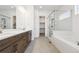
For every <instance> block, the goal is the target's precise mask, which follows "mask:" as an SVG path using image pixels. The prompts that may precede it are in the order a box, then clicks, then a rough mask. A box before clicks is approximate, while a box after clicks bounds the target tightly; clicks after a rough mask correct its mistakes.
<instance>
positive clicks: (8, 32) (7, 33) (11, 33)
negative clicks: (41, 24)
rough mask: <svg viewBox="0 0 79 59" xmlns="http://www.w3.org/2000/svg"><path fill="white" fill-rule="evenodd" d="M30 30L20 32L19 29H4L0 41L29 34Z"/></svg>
mask: <svg viewBox="0 0 79 59" xmlns="http://www.w3.org/2000/svg"><path fill="white" fill-rule="evenodd" d="M27 31H30V30H19V29H4V30H3V31H2V33H0V40H2V39H5V38H8V37H11V36H14V35H17V34H20V33H23V32H27Z"/></svg>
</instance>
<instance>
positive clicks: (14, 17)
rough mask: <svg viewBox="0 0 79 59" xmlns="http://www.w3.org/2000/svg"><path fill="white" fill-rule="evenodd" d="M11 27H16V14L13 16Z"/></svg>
mask: <svg viewBox="0 0 79 59" xmlns="http://www.w3.org/2000/svg"><path fill="white" fill-rule="evenodd" d="M13 29H16V16H13Z"/></svg>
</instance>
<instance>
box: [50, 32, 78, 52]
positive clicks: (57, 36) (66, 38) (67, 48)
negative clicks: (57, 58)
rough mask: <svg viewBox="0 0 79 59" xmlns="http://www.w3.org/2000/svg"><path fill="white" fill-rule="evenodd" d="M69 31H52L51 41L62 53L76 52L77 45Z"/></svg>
mask: <svg viewBox="0 0 79 59" xmlns="http://www.w3.org/2000/svg"><path fill="white" fill-rule="evenodd" d="M73 38H74V36H73V33H72V32H71V31H53V35H52V38H51V42H52V43H53V44H54V45H55V46H56V48H58V49H59V51H60V52H63V53H78V52H79V46H78V45H77V41H76V40H75V39H73Z"/></svg>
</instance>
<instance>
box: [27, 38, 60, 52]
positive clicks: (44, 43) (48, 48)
mask: <svg viewBox="0 0 79 59" xmlns="http://www.w3.org/2000/svg"><path fill="white" fill-rule="evenodd" d="M25 53H59V51H58V50H57V48H56V47H55V46H54V45H53V44H51V43H49V40H48V39H47V38H46V37H40V38H37V39H35V40H34V41H32V42H31V43H30V45H29V46H28V48H27V49H26V51H25Z"/></svg>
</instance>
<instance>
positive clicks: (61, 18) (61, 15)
mask: <svg viewBox="0 0 79 59" xmlns="http://www.w3.org/2000/svg"><path fill="white" fill-rule="evenodd" d="M70 16H71V12H70V11H66V12H64V13H63V14H60V16H59V20H64V19H66V18H69V17H70Z"/></svg>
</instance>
